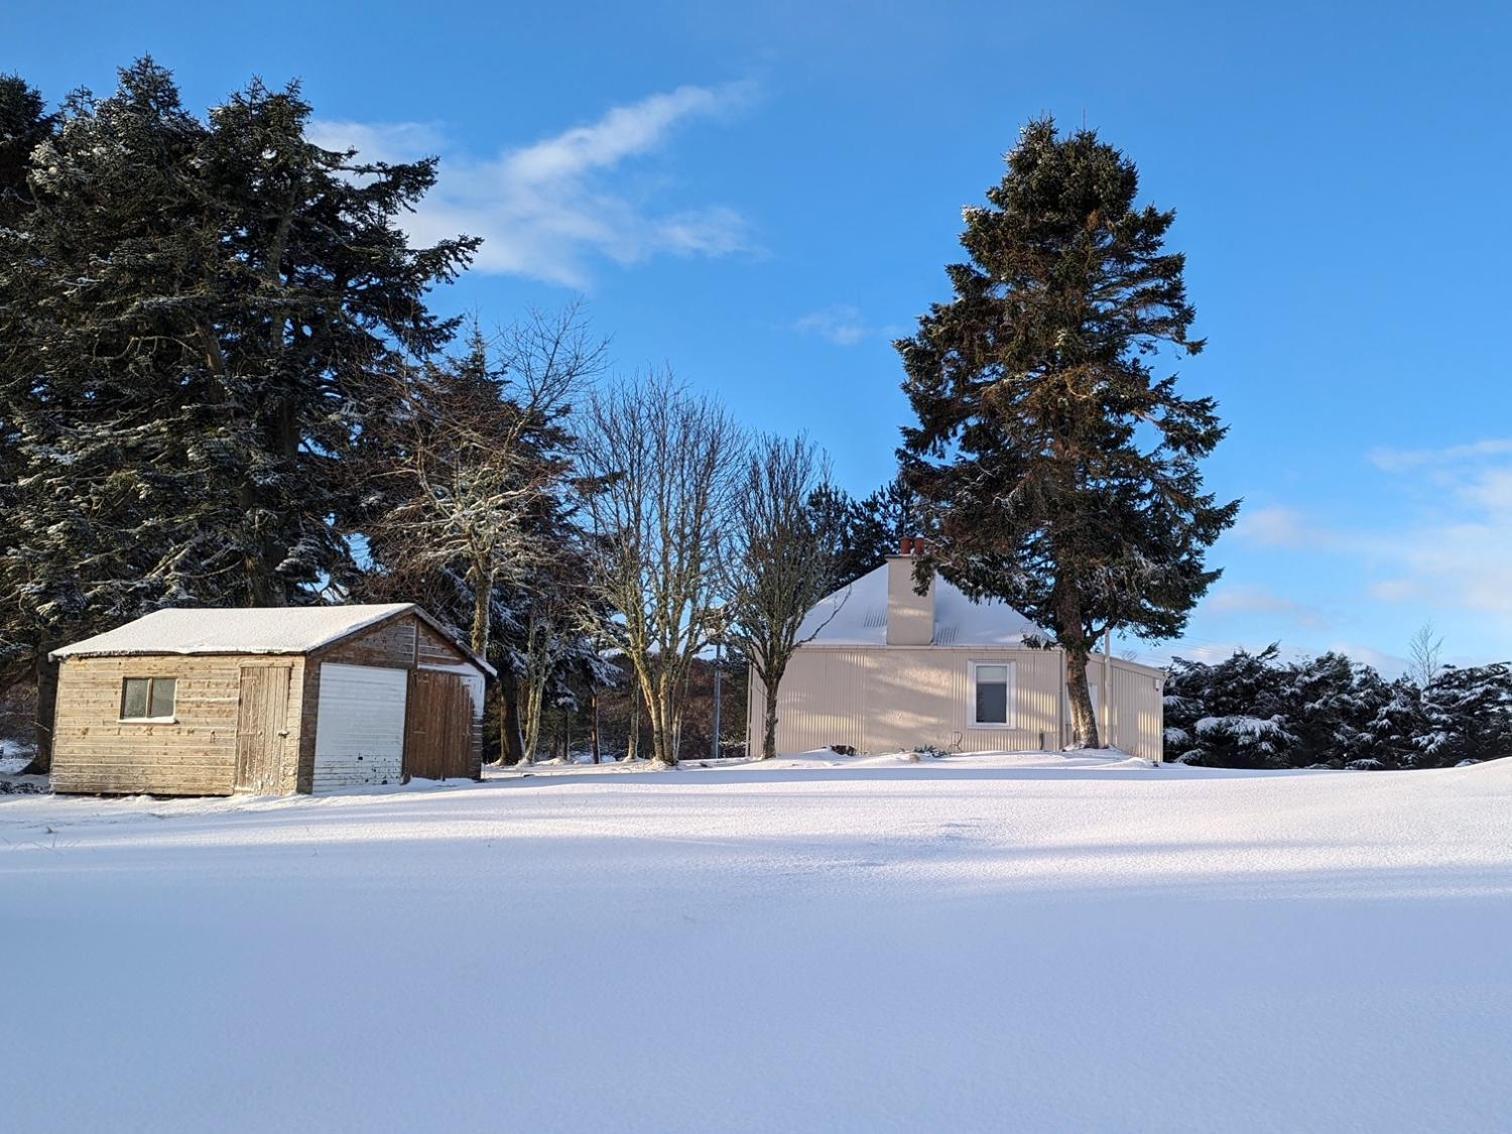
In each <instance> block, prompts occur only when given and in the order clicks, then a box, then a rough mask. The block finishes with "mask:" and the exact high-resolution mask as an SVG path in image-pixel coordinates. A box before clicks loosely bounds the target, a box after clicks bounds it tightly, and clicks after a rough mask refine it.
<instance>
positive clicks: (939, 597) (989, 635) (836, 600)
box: [798, 563, 1044, 646]
mask: <svg viewBox="0 0 1512 1134" xmlns="http://www.w3.org/2000/svg"><path fill="white" fill-rule="evenodd" d="M888 566H889V565H888V564H885V563H884V564H883V565H882V566H881V567H878V568H877V569H876V570H874V571H869V572H867V573H866V574H865V575H862V576H861V577H860V578H859V579H857V580H856V581H855V582H853V583H851V584H850V585H849V586H845V587H841V588H840V589H839V590H838V591H836V592H835V593H834V594H831V595H828V596H826V597H825V598H823V599H821V600H820V601H819V602H818V603H817V604H816V605H815V607H814V609H813V610H811V611H809V613H808V616H807V617H806V618H805V619H804V620H803V623H802V625H801V626H800V628H799V631H798V640H799V641H806V640H808V639H809V638H810V637H811V636H812V641H813V644H814V645H819V646H882V645H886V644H887V571H888ZM934 587H935V627H934V642H935V644H936V645H952V646H1019V645H1022V644H1023V641H1024V638H1025V637H1028V636H1040V637H1043V636H1044V635H1043V632H1042V631H1041V630H1040V629H1039V628H1038V627H1036V626H1035V625H1034V624H1033V623H1032V622H1030V621H1029V620H1028V619H1027V618H1025V617H1024V616H1023V615H1022V614H1020V613H1019V612H1018V611H1016V610H1014V609H1013V608H1012V607H1011V606H1009V605H1008V604H1007V603H1005V602H1001V601H999V600H997V599H990V600H986V601H983V602H972V601H971V599H969V598H967V597H966V595H965V594H964V593H963V592H962V591H961V589H960V588H959V587H957V586H955V585H953V584H952V583H949V582H947V581H946V580H945V579H944V578H943V577H940V576H936V577H935V583H934ZM826 619H827V620H828V621H826ZM821 627H822V628H821Z"/></svg>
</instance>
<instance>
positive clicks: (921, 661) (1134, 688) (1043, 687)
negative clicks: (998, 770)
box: [750, 646, 1162, 760]
mask: <svg viewBox="0 0 1512 1134" xmlns="http://www.w3.org/2000/svg"><path fill="white" fill-rule="evenodd" d="M1062 659H1063V655H1062V654H1061V652H1060V651H1059V650H992V649H983V648H972V649H961V648H950V647H939V646H923V647H897V646H891V647H877V648H867V647H855V648H848V647H833V648H817V649H816V648H814V647H811V646H806V647H803V648H800V649H799V650H798V651H797V652H796V653H795V654H794V656H793V660H792V662H791V663H790V664H789V666H788V671H787V674H786V676H785V677H784V678H783V682H782V689H781V692H780V693H779V695H778V724H777V750H778V751H779V752H783V753H795V752H806V751H811V750H813V749H816V748H824V747H828V746H829V745H832V744H849V745H853V746H854V747H855V748H856V749H857V750H858V751H861V752H891V751H897V750H899V749H908V748H912V747H915V746H918V745H921V744H935V745H938V746H939V747H941V748H944V749H946V750H952V751H962V752H984V751H995V750H1003V749H1007V750H1019V751H1022V750H1027V749H1038V748H1042V747H1043V748H1058V747H1060V746H1061V745H1062V744H1064V743H1065V742H1066V741H1067V740H1069V726H1068V724H1067V717H1068V714H1067V712H1066V710H1065V708H1064V705H1065V676H1064V674H1063V672H1062V670H1063V661H1062ZM973 662H976V663H983V662H986V663H989V664H1010V665H1012V666H1013V683H1012V702H1011V703H1012V710H1013V724H1014V727H1012V728H1002V727H995V728H992V727H988V728H974V727H972V723H971V716H970V711H971V704H972V691H971V682H970V668H971V663H973ZM1087 670H1088V677H1089V678H1090V680H1091V682H1092V684H1093V686H1094V688H1096V689H1097V692H1096V693H1094V695H1093V696H1094V698H1095V700H1096V701H1097V702H1098V703H1099V705H1101V703H1102V701H1103V699H1104V698H1103V695H1102V691H1101V688H1100V686H1101V683H1102V675H1103V674H1102V670H1103V663H1102V659H1101V657H1098V658H1096V659H1094V660H1093V662H1092V663H1091V664H1090V665H1089V666H1088V667H1087ZM1109 673H1110V677H1111V685H1112V692H1113V697H1112V703H1111V705H1110V706H1109V709H1110V715H1111V717H1112V720H1111V722H1110V723H1111V727H1110V728H1109V729H1108V732H1109V734H1110V737H1109V740H1110V741H1111V743H1112V744H1114V745H1116V746H1117V747H1119V748H1121V749H1123V750H1124V751H1125V752H1129V753H1132V754H1134V755H1138V756H1143V757H1145V758H1146V759H1151V760H1158V759H1159V758H1160V734H1161V724H1162V720H1161V689H1160V674H1159V672H1158V671H1155V670H1151V669H1149V668H1146V667H1144V666H1136V665H1132V664H1131V663H1128V662H1124V661H1122V660H1121V659H1117V658H1114V659H1111V662H1110V666H1109ZM764 702H765V691H764V690H763V689H762V688H761V684H760V682H759V681H757V680H755V678H754V676H753V678H752V683H751V699H750V713H751V717H750V720H751V736H752V738H753V739H755V740H757V741H759V739H760V737H761V727H762V716H761V715H762V713H763V712H764V708H765V706H764ZM1106 742H1107V741H1105V743H1106Z"/></svg>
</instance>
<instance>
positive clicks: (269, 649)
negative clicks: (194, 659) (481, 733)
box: [51, 602, 493, 674]
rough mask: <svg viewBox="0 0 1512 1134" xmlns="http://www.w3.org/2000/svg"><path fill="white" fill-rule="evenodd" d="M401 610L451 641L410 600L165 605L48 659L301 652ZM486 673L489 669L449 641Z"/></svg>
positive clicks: (65, 647)
mask: <svg viewBox="0 0 1512 1134" xmlns="http://www.w3.org/2000/svg"><path fill="white" fill-rule="evenodd" d="M405 611H413V612H414V613H415V614H417V615H419V616H420V618H422V619H423V620H424V621H425V622H427V623H428V624H429V625H431V626H433V627H434V628H435V629H436V630H437V631H438V632H440V633H441V634H442V635H444V636H445V637H446V638H447V640H448V641H454V639H452V637H451V635H450V634H448V633H447V632H446V630H445V628H444V627H442V626H441V625H440V624H439V623H438V622H436V620H435V619H434V618H432V617H431V616H430V615H429V614H427V613H426V612H425V611H424V610H423V609H421V608H420V607H419V606H416V605H415V604H414V603H412V602H389V603H374V604H369V605H360V604H359V605H351V606H262V607H240V608H232V609H220V608H214V607H169V608H167V609H165V610H157V611H153V613H151V614H148V615H144V616H143V617H141V618H138V619H137V620H136V621H135V622H128V623H126V625H124V626H117V627H116V628H115V629H114V630H107V631H105V633H103V634H96V635H95V636H94V637H93V638H85V639H84V640H83V641H82V642H74V643H73V644H72V645H69V646H63V647H62V648H61V649H57V650H54V651H53V652H52V655H51V656H52V657H54V658H80V657H110V656H130V655H134V654H306V653H309V652H310V651H311V650H318V649H320V647H322V646H328V645H330V644H331V643H332V642H337V641H340V640H341V639H342V638H345V637H348V636H349V635H351V634H355V633H356V632H357V631H359V630H363V629H366V628H367V627H369V626H372V625H375V624H376V623H379V622H382V621H383V620H384V619H387V618H391V617H393V616H394V615H397V614H401V613H403V612H405ZM454 644H456V645H457V646H458V648H459V649H462V651H463V652H464V653H466V654H467V656H468V657H469V658H471V659H472V660H473V661H474V662H476V663H477V664H478V665H479V666H481V667H482V668H483V669H484V670H486V671H487V672H488V673H490V674H492V673H493V668H492V667H491V666H489V665H488V664H487V663H486V662H484V661H482V660H481V659H479V658H477V657H474V656H473V655H472V654H471V652H469V651H468V650H467V649H466V647H465V646H463V645H462V644H461V643H460V642H454Z"/></svg>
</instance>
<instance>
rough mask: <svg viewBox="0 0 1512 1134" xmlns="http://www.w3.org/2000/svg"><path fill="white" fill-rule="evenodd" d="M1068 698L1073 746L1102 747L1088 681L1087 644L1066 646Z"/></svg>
mask: <svg viewBox="0 0 1512 1134" xmlns="http://www.w3.org/2000/svg"><path fill="white" fill-rule="evenodd" d="M1065 650H1066V699H1067V700H1068V701H1069V702H1070V703H1071V747H1072V748H1101V747H1102V745H1101V743H1100V742H1099V739H1098V735H1097V714H1096V713H1094V712H1093V711H1092V687H1091V685H1089V684H1088V682H1087V659H1088V658H1089V656H1090V651H1089V650H1088V649H1087V648H1086V647H1085V646H1079V647H1072V646H1067V647H1065Z"/></svg>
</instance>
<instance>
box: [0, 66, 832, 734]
mask: <svg viewBox="0 0 1512 1134" xmlns="http://www.w3.org/2000/svg"><path fill="white" fill-rule="evenodd" d="M311 112H312V110H311V107H310V105H309V103H308V102H306V101H305V100H304V98H303V97H302V96H301V94H300V91H299V88H298V86H297V85H291V86H288V87H285V88H283V89H278V90H275V89H271V88H269V87H267V86H265V85H264V84H262V83H261V82H256V81H254V82H252V83H251V84H249V85H248V86H247V87H245V88H243V89H242V90H239V91H236V92H234V93H233V94H232V95H231V96H230V97H229V98H227V99H226V101H225V102H224V103H223V105H221V106H218V107H216V108H215V109H214V110H212V111H211V112H210V113H209V114H208V115H206V116H199V115H196V114H194V113H191V112H190V111H189V110H187V109H185V107H184V106H183V105H182V102H181V99H180V96H179V92H178V90H177V87H176V85H175V83H174V80H173V77H172V75H171V74H170V73H169V72H168V71H167V70H166V69H164V68H163V67H161V66H159V65H157V64H156V63H155V62H153V61H152V60H151V59H142V60H140V61H138V62H137V63H135V64H133V65H131V66H130V67H127V68H125V69H124V70H122V71H121V72H120V80H119V85H118V87H117V89H116V90H115V91H114V92H113V93H112V94H111V95H109V96H108V97H104V98H97V97H95V96H94V95H92V94H90V93H89V92H87V91H80V92H76V93H74V94H72V95H70V96H69V97H68V98H67V99H66V100H65V101H64V102H63V104H62V106H61V107H60V108H59V109H58V110H57V111H56V112H50V111H49V110H48V108H47V105H46V103H45V101H44V99H43V98H42V96H41V95H40V94H39V93H38V92H37V91H36V90H35V89H33V88H32V87H31V86H30V85H28V84H27V83H26V82H25V81H24V80H23V79H21V78H19V77H16V76H10V77H5V78H3V79H0V210H3V211H0V460H3V462H4V465H3V469H0V473H3V475H0V493H3V497H0V514H3V516H4V517H5V526H4V530H3V532H0V536H3V538H0V603H3V608H0V609H3V614H0V684H4V683H13V682H17V681H21V680H28V679H29V680H32V681H35V683H36V686H37V690H38V711H37V718H38V721H39V724H40V726H41V727H40V730H39V759H40V760H41V761H42V762H43V763H45V761H46V755H47V745H48V740H49V736H48V725H49V723H50V720H51V704H52V700H53V698H54V696H55V689H56V677H55V672H56V671H55V666H53V665H52V664H51V663H49V662H48V660H47V654H48V652H49V651H50V650H52V649H55V648H57V647H58V646H60V645H63V644H64V643H66V642H69V641H72V640H75V639H78V638H81V637H84V636H87V635H89V634H92V633H97V632H99V631H101V630H104V629H107V628H109V627H111V626H114V625H117V624H119V623H121V622H123V621H126V620H128V619H131V618H134V617H137V616H139V615H141V614H143V613H146V612H148V611H151V610H154V609H157V608H159V607H162V606H170V605H179V606H184V605H203V606H248V605H252V606H278V605H286V604H299V603H315V602H329V601H341V602H378V601H397V600H404V601H417V602H420V603H422V604H423V605H425V606H426V607H427V608H428V609H430V610H431V611H432V612H433V613H435V614H436V615H438V616H439V617H440V618H442V619H443V620H445V621H446V622H448V623H449V624H450V625H451V626H453V627H454V628H456V630H457V631H458V633H459V635H460V637H461V638H462V639H463V640H464V641H466V642H468V643H469V644H470V646H471V647H472V649H473V650H474V651H475V652H476V653H478V654H479V655H480V656H485V657H487V658H488V659H489V660H490V661H491V662H493V663H494V664H495V665H496V667H497V668H498V670H499V672H500V674H501V678H502V679H501V681H500V682H499V685H498V692H497V695H496V696H495V697H494V698H493V699H492V705H491V710H492V712H491V716H492V720H491V732H492V735H493V736H494V737H495V743H496V744H497V746H498V750H499V754H500V755H502V756H503V757H504V758H505V759H509V760H530V759H532V758H533V757H534V755H535V754H536V752H537V751H538V750H539V749H540V747H541V745H542V734H541V727H542V720H543V718H544V717H545V716H546V715H548V714H549V713H550V711H551V710H552V709H553V708H557V709H560V708H561V707H562V706H563V705H569V704H570V705H575V704H576V703H577V702H578V701H579V700H581V699H583V698H585V697H586V698H592V697H593V696H595V695H596V694H597V691H598V690H600V689H602V688H605V687H610V686H614V685H616V684H618V685H627V684H628V686H629V687H630V688H631V689H632V690H633V693H632V699H633V700H634V702H635V704H636V706H637V709H639V708H640V707H643V708H644V712H645V715H646V720H647V725H648V727H649V733H650V748H651V752H650V753H649V754H650V755H651V756H652V757H653V758H654V759H655V760H657V761H659V762H661V763H666V764H671V763H675V762H676V760H677V756H678V747H679V745H678V738H679V736H680V730H681V726H682V721H683V717H684V715H685V712H686V701H687V691H688V688H689V681H690V675H691V670H692V669H693V668H694V666H695V664H696V663H697V661H698V660H699V659H700V658H701V657H702V655H703V654H704V653H705V651H706V650H707V648H708V646H709V644H710V642H711V641H712V640H713V638H714V636H715V635H716V634H718V635H723V636H725V637H726V638H727V639H728V640H729V641H730V642H731V643H732V645H733V646H734V647H735V649H736V650H737V651H738V652H739V656H740V657H741V658H742V659H745V660H749V661H750V662H751V664H752V665H754V666H755V667H756V669H757V671H758V672H759V673H761V674H763V675H764V676H765V677H766V678H767V679H768V680H771V681H773V682H774V683H775V681H776V680H779V679H780V674H781V672H782V670H783V668H784V667H785V664H786V657H787V656H788V655H789V654H790V652H791V650H792V649H793V648H794V646H795V644H796V640H795V639H796V634H797V630H798V622H799V621H800V620H801V615H802V613H803V612H804V611H806V610H807V609H808V607H809V606H810V605H812V603H813V602H815V601H817V599H818V598H820V597H822V595H823V594H824V593H826V591H827V589H828V588H829V587H830V585H831V584H832V582H833V580H834V578H835V576H834V571H835V570H836V569H837V568H838V566H839V564H838V560H837V559H836V557H835V556H832V555H831V554H830V552H829V547H828V545H827V544H826V543H825V542H824V540H823V538H822V531H821V528H820V526H819V523H818V520H819V518H820V512H819V511H818V510H816V509H815V508H814V507H811V506H810V501H811V499H824V500H828V499H831V493H830V491H829V490H828V489H827V488H826V483H825V482H826V481H827V470H826V467H825V463H824V460H823V458H822V455H821V454H819V453H818V451H817V450H816V448H815V447H814V446H813V444H812V443H811V442H809V441H808V440H806V439H804V438H802V437H798V438H777V437H765V436H751V435H749V434H748V432H747V431H746V430H744V429H742V428H740V427H739V426H738V425H737V424H736V423H735V422H734V421H733V420H732V419H731V418H730V416H729V415H728V413H727V412H726V411H725V410H724V409H723V408H722V407H721V406H720V405H718V403H717V402H715V401H714V400H713V399H710V398H707V397H704V396H701V395H698V394H695V393H693V392H692V391H690V389H689V388H688V387H686V386H685V385H684V384H682V383H680V382H679V381H678V380H677V379H676V378H675V377H674V376H672V375H671V374H648V375H643V376H640V377H636V378H630V379H620V380H610V379H608V378H607V377H606V375H605V373H604V372H605V370H606V367H607V351H606V345H605V343H604V341H603V340H602V339H600V338H597V337H596V336H595V335H594V334H593V333H592V332H591V330H590V328H589V326H588V322H587V320H586V318H585V317H584V314H583V312H582V311H581V310H580V309H579V308H577V307H568V308H567V309H566V310H564V311H562V312H559V313H555V314H544V313H532V314H528V315H526V316H525V317H524V318H523V319H520V320H518V321H516V322H514V323H512V324H510V325H508V326H505V327H503V328H502V329H499V330H497V331H491V332H490V331H485V330H484V329H483V327H482V325H481V322H480V321H464V320H460V319H456V318H443V317H440V316H438V315H437V314H435V313H434V312H433V311H432V309H431V307H430V305H429V303H430V299H431V295H432V292H433V291H434V289H435V288H437V287H438V286H441V285H444V284H447V283H449V282H451V281H452V280H454V279H455V278H456V277H457V276H458V275H459V274H460V273H461V272H462V271H463V270H465V268H466V267H467V265H468V264H469V262H470V261H471V259H472V257H473V255H474V253H475V252H476V250H477V247H478V241H477V240H476V239H475V238H472V237H470V236H467V235H466V234H458V235H457V236H455V237H454V238H452V239H449V240H444V241H440V242H438V243H436V244H433V245H430V246H428V247H418V248H417V247H412V246H411V245H410V244H409V243H408V241H407V239H406V237H405V234H404V232H403V231H402V228H401V226H400V223H399V222H400V220H401V219H402V216H403V214H404V213H405V212H406V211H408V210H410V209H413V208H414V207H415V205H416V204H417V203H418V202H419V200H420V199H421V198H422V197H423V195H424V194H425V193H426V191H427V190H429V189H430V188H431V186H432V185H433V184H434V182H435V179H436V163H435V162H434V161H433V160H424V161H418V162H413V163H391V162H375V161H369V160H366V159H365V158H364V157H363V156H362V155H361V154H359V153H357V152H355V151H345V152H337V151H331V150H326V149H323V148H321V147H319V146H316V145H314V144H312V143H311V142H310V141H309V140H308V139H307V137H306V127H307V126H308V123H309V119H310V115H311ZM768 733H769V734H770V729H768ZM636 735H637V736H638V735H639V730H637V732H636ZM630 743H631V744H632V745H634V743H635V742H634V740H632V741H631V742H630Z"/></svg>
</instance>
